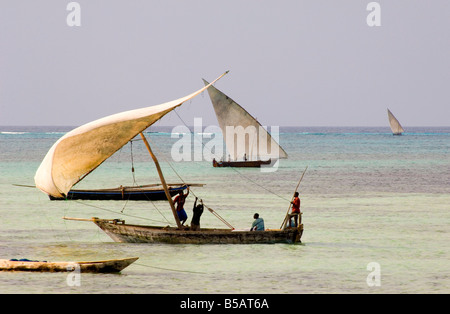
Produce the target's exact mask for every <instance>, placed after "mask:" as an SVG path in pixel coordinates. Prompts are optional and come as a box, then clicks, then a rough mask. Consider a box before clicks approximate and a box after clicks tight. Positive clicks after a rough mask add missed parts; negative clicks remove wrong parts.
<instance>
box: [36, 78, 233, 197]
mask: <svg viewBox="0 0 450 314" xmlns="http://www.w3.org/2000/svg"><path fill="white" fill-rule="evenodd" d="M225 74H226V73H224V74H222V75H221V76H220V77H219V78H217V79H216V80H215V81H217V80H218V79H220V78H221V77H222V76H224V75H225ZM215 81H214V82H215ZM214 82H213V83H214ZM207 87H208V86H206V87H204V88H202V89H200V90H198V91H196V92H194V93H192V94H190V95H188V96H186V97H183V98H180V99H177V100H173V101H170V102H167V103H164V104H161V105H157V106H152V107H147V108H142V109H136V110H130V111H126V112H122V113H118V114H114V115H111V116H108V117H105V118H102V119H99V120H96V121H93V122H90V123H87V124H85V125H82V126H80V127H78V128H76V129H74V130H72V131H70V132H68V133H67V134H65V135H64V136H63V137H61V138H60V139H59V140H58V141H57V142H56V143H55V144H54V145H53V146H52V147H51V148H50V150H49V151H48V153H47V155H46V156H45V158H44V160H43V161H42V163H41V165H40V166H39V168H38V170H37V172H36V175H35V177H34V180H35V183H36V187H38V188H39V189H40V190H42V191H43V192H45V193H47V194H48V195H50V196H53V197H64V196H65V195H67V193H68V192H69V190H70V189H71V188H72V186H73V185H74V184H76V183H77V182H79V181H80V180H82V179H83V178H84V177H85V176H86V175H88V174H89V173H90V172H91V171H93V170H94V169H96V168H97V167H98V166H99V165H100V164H101V163H103V162H104V161H105V160H106V159H108V158H109V157H110V156H111V155H113V154H114V153H115V152H116V151H118V150H119V149H120V148H121V147H122V146H124V145H125V144H126V143H128V142H129V141H130V140H131V139H133V138H134V137H135V136H136V135H137V134H139V133H140V132H142V131H144V130H145V129H146V128H148V127H149V126H150V125H152V124H153V123H155V122H156V121H158V120H159V119H161V118H162V117H163V116H164V115H166V114H167V113H169V112H170V111H172V110H173V109H175V108H176V107H178V106H180V105H181V104H183V103H184V102H186V101H188V100H189V99H191V98H193V97H195V96H197V95H198V94H200V93H201V92H203V91H204V90H205V89H206V88H207Z"/></svg>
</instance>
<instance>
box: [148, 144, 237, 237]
mask: <svg viewBox="0 0 450 314" xmlns="http://www.w3.org/2000/svg"><path fill="white" fill-rule="evenodd" d="M148 140H149V141H150V142H152V141H151V139H148ZM152 144H153V142H152ZM152 146H153V147H155V145H152ZM156 151H157V152H158V154H159V150H158V148H156ZM160 156H162V158H163V159H164V160H165V162H166V163H167V164H168V165H169V167H170V168H171V169H172V171H173V172H174V173H175V174H176V175H177V177H178V178H179V179H180V180H181V182H183V183H184V184H185V185H186V182H185V181H184V180H183V178H182V177H181V176H180V174H179V173H178V172H177V171H176V170H175V168H174V167H173V166H172V164H171V163H170V162H169V161H168V160H167V159H166V158H165V157H164V155H163V154H160ZM189 191H190V192H191V193H192V195H194V196H195V197H196V198H199V197H198V196H197V195H196V194H195V193H194V191H192V188H189ZM199 199H200V198H199ZM202 203H203V206H204V207H206V208H207V209H208V210H209V211H210V213H212V214H213V215H214V216H216V218H217V219H219V220H220V221H221V222H223V223H224V224H225V225H226V226H227V227H229V228H230V229H235V228H234V227H233V226H232V225H231V224H230V223H229V222H227V221H226V220H225V219H224V218H223V217H222V216H220V215H219V214H218V213H217V212H216V211H215V210H213V209H212V208H211V207H208V206H207V205H205V204H204V202H203V201H202Z"/></svg>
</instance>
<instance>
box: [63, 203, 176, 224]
mask: <svg viewBox="0 0 450 314" xmlns="http://www.w3.org/2000/svg"><path fill="white" fill-rule="evenodd" d="M71 202H75V203H78V204H82V205H85V206H89V207H93V208H95V209H100V210H103V211H107V212H110V213H113V214H119V215H123V216H127V217H132V218H139V219H143V220H148V221H153V222H158V223H166V221H161V220H155V219H150V218H146V217H142V216H137V215H130V214H124V213H119V212H116V211H114V210H111V209H107V208H103V207H100V206H96V205H92V204H87V203H84V202H80V201H78V200H71ZM166 220H167V219H166ZM167 222H168V221H167Z"/></svg>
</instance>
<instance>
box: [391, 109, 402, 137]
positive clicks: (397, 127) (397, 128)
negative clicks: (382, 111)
mask: <svg viewBox="0 0 450 314" xmlns="http://www.w3.org/2000/svg"><path fill="white" fill-rule="evenodd" d="M387 111H388V117H389V125H390V126H391V130H392V133H394V134H395V135H399V134H402V133H403V132H405V130H403V127H402V126H401V124H400V122H398V120H397V118H396V117H394V115H393V114H392V112H391V111H390V110H389V109H388V110H387Z"/></svg>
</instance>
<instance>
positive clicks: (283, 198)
mask: <svg viewBox="0 0 450 314" xmlns="http://www.w3.org/2000/svg"><path fill="white" fill-rule="evenodd" d="M173 111H174V112H175V113H176V114H177V116H178V118H179V119H180V120H181V122H183V124H184V125H185V126H186V127H187V128H188V130H189V131H190V132H191V133H192V134H193V135H194V136H195V133H194V132H192V131H191V130H190V129H189V127H188V126H187V124H186V123H185V122H184V120H183V119H182V118H181V117H180V115H179V114H178V112H177V110H176V109H174V110H173ZM201 143H202V145H203V148H205V144H204V143H203V138H202V141H201ZM230 168H231V169H232V170H233V171H234V172H236V173H237V174H239V175H240V176H241V177H243V178H245V179H246V180H248V181H250V182H251V183H253V184H255V185H257V186H259V187H260V188H262V189H264V190H266V191H267V192H269V193H271V194H273V195H275V196H277V197H279V198H280V199H282V200H285V201H286V202H290V200H288V199H287V198H285V197H283V196H281V195H278V194H276V193H275V192H273V191H271V190H269V189H267V188H266V187H264V186H262V185H260V184H258V183H257V182H255V181H253V180H252V179H250V178H248V177H246V176H245V175H243V174H242V173H241V172H239V171H238V170H237V169H236V168H234V167H230Z"/></svg>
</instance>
